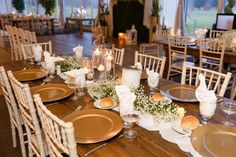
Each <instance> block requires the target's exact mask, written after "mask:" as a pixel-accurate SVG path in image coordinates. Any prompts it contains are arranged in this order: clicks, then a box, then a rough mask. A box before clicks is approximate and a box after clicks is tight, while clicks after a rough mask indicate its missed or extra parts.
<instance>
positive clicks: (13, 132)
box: [11, 122, 17, 148]
mask: <svg viewBox="0 0 236 157" xmlns="http://www.w3.org/2000/svg"><path fill="white" fill-rule="evenodd" d="M11 133H12V142H13V147H14V148H16V146H17V143H16V127H15V125H14V124H13V122H11Z"/></svg>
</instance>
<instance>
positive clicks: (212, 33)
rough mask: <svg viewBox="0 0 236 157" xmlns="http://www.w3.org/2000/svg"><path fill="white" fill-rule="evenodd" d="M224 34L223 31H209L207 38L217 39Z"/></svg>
mask: <svg viewBox="0 0 236 157" xmlns="http://www.w3.org/2000/svg"><path fill="white" fill-rule="evenodd" d="M224 33H225V31H220V30H213V29H211V30H210V32H209V38H219V37H221V36H222V34H224Z"/></svg>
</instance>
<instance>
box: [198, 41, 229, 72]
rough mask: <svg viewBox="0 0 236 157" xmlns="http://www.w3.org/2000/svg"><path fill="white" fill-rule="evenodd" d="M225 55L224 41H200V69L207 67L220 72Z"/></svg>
mask: <svg viewBox="0 0 236 157" xmlns="http://www.w3.org/2000/svg"><path fill="white" fill-rule="evenodd" d="M224 53H225V41H223V40H210V39H202V40H200V67H207V68H210V69H212V70H215V71H218V72H222V68H223V59H224Z"/></svg>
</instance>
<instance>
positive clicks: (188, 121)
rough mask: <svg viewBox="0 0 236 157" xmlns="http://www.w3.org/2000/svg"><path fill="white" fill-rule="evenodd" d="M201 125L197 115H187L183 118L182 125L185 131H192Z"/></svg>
mask: <svg viewBox="0 0 236 157" xmlns="http://www.w3.org/2000/svg"><path fill="white" fill-rule="evenodd" d="M198 125H199V120H198V119H197V118H196V117H195V116H191V115H189V116H185V117H183V118H182V120H181V127H182V128H183V130H185V131H192V130H193V129H195V128H197V127H198Z"/></svg>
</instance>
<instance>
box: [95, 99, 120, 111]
mask: <svg viewBox="0 0 236 157" xmlns="http://www.w3.org/2000/svg"><path fill="white" fill-rule="evenodd" d="M113 102H114V101H113ZM100 103H101V101H100V99H99V100H96V101H95V102H94V107H96V108H98V109H102V110H109V109H112V108H114V107H116V106H117V103H115V102H114V103H113V105H111V106H109V107H102V106H101V105H100Z"/></svg>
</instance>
